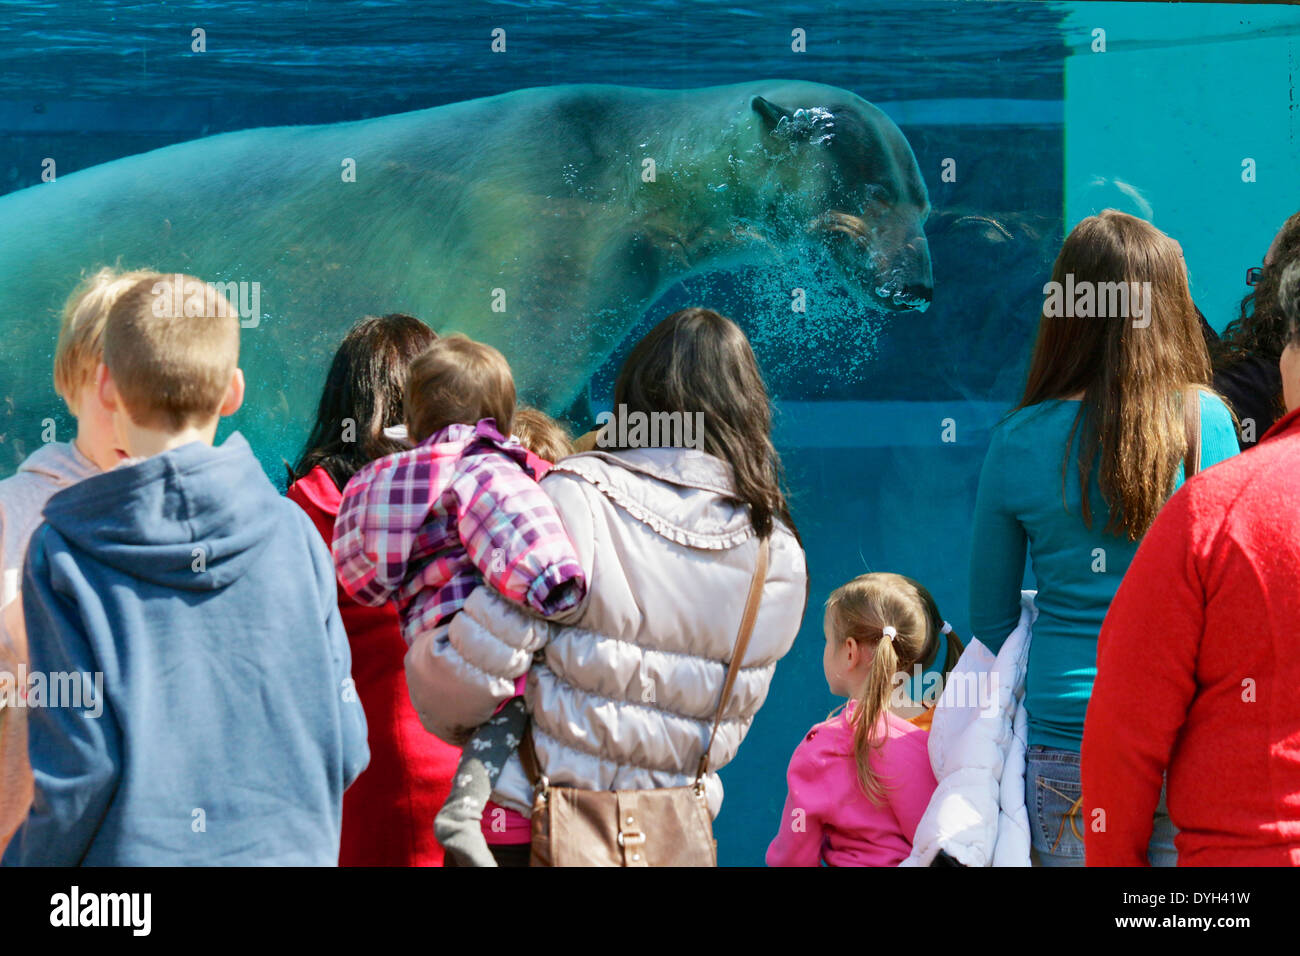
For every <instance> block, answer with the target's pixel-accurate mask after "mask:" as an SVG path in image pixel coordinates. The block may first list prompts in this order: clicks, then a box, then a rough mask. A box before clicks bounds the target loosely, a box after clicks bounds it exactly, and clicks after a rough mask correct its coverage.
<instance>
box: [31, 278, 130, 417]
mask: <svg viewBox="0 0 1300 956" xmlns="http://www.w3.org/2000/svg"><path fill="white" fill-rule="evenodd" d="M152 275H154V273H152V272H147V271H145V270H141V269H136V270H132V271H130V272H119V271H118V270H116V269H109V268H104V269H100V270H99V271H98V272H96V273H95V274H94V275H92V276H87V277H86V278H84V279H82V280H81V282H79V283H78V284H77V287H76V288H75V289H74V290H73V291H72V294H71V295H70V296H68V301H67V302H66V303H65V304H64V306H63V319H62V321H61V322H60V323H59V342H58V344H57V345H56V346H55V347H54V391H55V392H57V393H58V395H59V397H60V398H62V399H63V401H64V402H65V403H67V405H68V408H69V410H71V411H73V412H74V413H75V411H76V410H75V409H73V408H72V402H73V397H74V396H75V395H76V394H77V390H78V389H79V388H81V387H82V386H83V385H89V384H90V383H92V382H93V381H94V380H95V370H96V369H97V368H98V367H99V363H100V361H102V360H103V357H104V325H105V323H107V322H108V313H109V310H110V309H112V308H113V304H114V303H115V302H117V300H118V299H119V298H120V297H121V295H122V293H124V292H125V291H126V290H127V289H129V288H131V286H133V285H135V283H137V282H139V281H140V280H141V279H143V278H146V277H148V276H152Z"/></svg>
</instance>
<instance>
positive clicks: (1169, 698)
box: [1083, 259, 1300, 866]
mask: <svg viewBox="0 0 1300 956" xmlns="http://www.w3.org/2000/svg"><path fill="white" fill-rule="evenodd" d="M1282 288H1283V297H1282V302H1283V308H1284V311H1285V314H1286V317H1287V322H1288V338H1289V344H1288V345H1287V346H1286V349H1285V350H1284V351H1283V353H1282V358H1281V362H1280V366H1281V373H1282V385H1283V393H1284V398H1285V401H1286V407H1287V414H1286V416H1285V417H1283V418H1282V419H1281V420H1279V421H1278V422H1277V423H1276V424H1275V425H1274V426H1273V427H1272V428H1271V429H1270V430H1269V431H1268V433H1267V434H1266V435H1265V436H1264V437H1263V438H1262V439H1261V440H1260V442H1259V443H1258V445H1257V446H1256V447H1255V448H1253V449H1251V450H1250V451H1249V452H1247V453H1245V454H1242V455H1239V456H1236V457H1234V458H1229V459H1227V460H1226V461H1223V462H1220V463H1219V464H1217V465H1215V466H1213V467H1212V468H1209V469H1207V470H1206V471H1204V472H1203V473H1201V474H1199V475H1197V476H1195V477H1194V478H1192V479H1191V480H1190V481H1189V482H1187V484H1186V485H1184V486H1183V488H1182V489H1181V490H1179V491H1178V493H1177V494H1175V495H1174V496H1173V497H1172V498H1171V499H1170V500H1169V502H1168V503H1167V504H1166V505H1165V507H1164V508H1163V509H1162V510H1161V512H1160V514H1159V515H1158V517H1157V518H1156V521H1155V524H1154V525H1152V527H1151V530H1150V531H1149V532H1148V533H1147V536H1146V538H1145V539H1144V540H1143V542H1142V546H1141V547H1140V548H1139V549H1138V552H1137V556H1136V557H1135V558H1134V559H1133V563H1132V564H1131V565H1130V566H1129V569H1128V573H1127V574H1126V575H1125V577H1124V581H1123V583H1122V584H1121V585H1120V588H1119V591H1118V593H1117V594H1116V595H1115V600H1114V601H1113V602H1112V603H1111V606H1110V611H1109V613H1108V614H1107V615H1106V620H1105V623H1104V625H1103V627H1102V630H1101V636H1100V639H1099V641H1098V650H1097V680H1096V683H1095V684H1094V685H1093V691H1092V699H1091V700H1090V702H1089V704H1088V713H1087V719H1086V722H1085V725H1084V734H1083V801H1084V810H1085V815H1084V821H1085V823H1086V826H1085V834H1084V846H1085V854H1086V862H1087V864H1088V865H1089V866H1142V865H1145V863H1146V861H1147V858H1146V847H1147V843H1148V841H1149V839H1150V836H1151V820H1152V813H1153V811H1154V810H1155V807H1156V803H1157V801H1158V800H1159V798H1160V787H1161V779H1162V776H1163V775H1164V774H1165V773H1167V774H1168V806H1169V815H1170V818H1171V819H1172V821H1173V823H1174V826H1175V827H1176V828H1177V829H1178V836H1177V838H1176V845H1177V848H1178V863H1179V865H1180V866H1300V696H1297V694H1296V687H1297V686H1300V644H1298V643H1297V638H1296V622H1297V621H1300V259H1296V260H1293V261H1292V262H1291V263H1290V264H1289V265H1288V267H1287V268H1286V271H1285V273H1284V274H1283V277H1282Z"/></svg>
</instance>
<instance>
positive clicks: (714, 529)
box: [406, 309, 808, 815]
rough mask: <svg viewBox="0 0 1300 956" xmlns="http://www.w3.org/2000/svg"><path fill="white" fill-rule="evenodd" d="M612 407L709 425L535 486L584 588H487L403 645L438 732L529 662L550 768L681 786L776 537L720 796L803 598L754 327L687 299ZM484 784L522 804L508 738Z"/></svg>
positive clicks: (601, 454)
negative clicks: (544, 598) (540, 592)
mask: <svg viewBox="0 0 1300 956" xmlns="http://www.w3.org/2000/svg"><path fill="white" fill-rule="evenodd" d="M615 407H616V408H617V409H619V413H620V414H621V415H624V416H626V417H625V418H624V423H625V424H626V423H628V422H630V423H631V425H632V427H635V424H636V420H637V419H636V416H637V415H638V414H640V415H643V416H645V418H642V419H641V421H643V422H644V421H647V420H648V419H649V416H650V415H652V414H653V413H660V414H662V413H665V412H667V413H679V414H678V415H677V416H676V418H677V420H678V422H679V423H681V422H683V417H684V416H690V422H691V423H694V424H696V425H702V429H699V428H696V429H693V431H692V432H690V433H685V434H688V435H690V436H691V437H692V439H695V438H698V439H701V440H700V441H695V440H691V441H690V442H689V443H690V444H691V445H693V446H695V447H622V448H617V449H615V448H611V447H603V448H601V449H599V450H595V451H591V452H587V453H585V454H579V455H574V456H572V457H569V458H565V459H563V460H562V461H561V462H559V463H558V464H557V465H556V466H555V467H554V468H553V469H552V470H551V471H550V472H549V473H548V474H547V475H546V477H545V478H544V479H543V480H542V485H541V486H542V488H544V489H545V490H546V492H547V493H548V494H549V495H550V496H551V498H552V500H553V501H554V502H555V506H556V509H557V510H558V512H559V514H560V518H561V520H562V521H563V522H564V526H565V528H566V530H567V531H568V533H569V536H570V537H571V538H572V539H573V543H574V545H575V546H576V548H577V553H578V556H579V558H580V560H581V562H582V566H583V571H584V573H585V576H586V579H587V598H586V600H585V601H584V602H583V603H582V604H581V605H579V606H578V607H576V608H574V609H573V610H572V611H570V612H568V613H567V614H565V615H564V616H563V617H561V618H558V619H553V620H551V621H549V622H548V621H544V620H541V619H540V618H536V617H532V616H530V615H528V614H527V613H526V612H523V611H521V610H519V609H518V608H517V607H515V606H514V605H511V604H509V603H507V602H506V601H505V600H503V599H502V598H500V597H499V596H497V595H496V594H495V593H494V592H492V591H491V589H489V588H479V589H478V590H476V591H475V592H474V593H473V594H472V595H471V596H470V598H469V600H468V601H467V602H466V604H465V607H464V609H463V610H462V611H461V612H460V613H459V614H457V615H456V617H454V618H453V619H452V620H451V623H450V626H449V627H446V628H439V629H437V630H435V631H432V632H430V633H429V634H427V635H425V636H423V637H421V638H419V639H417V640H416V642H415V643H414V644H413V645H412V647H411V649H410V651H409V652H408V654H407V661H406V667H407V682H408V685H409V687H410V691H411V699H412V701H413V702H414V704H415V706H416V709H417V711H419V714H420V717H421V720H422V721H423V722H424V724H425V726H426V727H427V728H428V729H429V730H430V731H432V732H433V733H435V734H437V735H438V736H439V737H441V738H442V739H443V740H446V741H448V742H451V743H457V744H463V743H464V741H465V739H466V737H467V736H468V734H469V733H470V732H472V730H473V728H474V727H476V726H478V725H479V724H481V723H483V722H484V721H486V720H487V719H488V718H489V717H491V716H492V714H493V711H494V710H495V709H496V707H497V705H499V704H500V703H501V702H503V701H505V700H508V699H509V698H510V697H512V696H513V695H514V686H515V679H516V678H517V677H518V676H519V675H521V674H524V673H525V672H528V675H529V676H528V683H527V692H526V694H525V702H526V704H527V709H528V712H529V714H530V716H531V720H532V733H533V739H534V746H535V748H536V752H537V758H538V763H539V765H540V769H541V771H542V773H543V774H545V776H546V777H547V778H548V780H549V781H550V783H551V784H553V785H569V786H575V787H581V788H584V789H590V790H638V789H653V788H659V787H676V786H685V785H687V784H689V783H690V782H691V780H692V779H693V776H694V773H695V769H696V766H697V764H698V763H699V759H700V756H701V754H702V753H703V751H704V748H705V746H706V745H707V743H708V738H709V731H710V728H711V724H712V720H713V715H714V711H715V710H716V708H717V704H718V699H719V697H720V695H721V691H722V684H723V679H724V677H725V675H726V671H727V664H728V662H729V660H730V658H731V653H732V648H733V646H734V643H735V640H736V634H737V630H738V628H739V625H740V618H741V613H742V610H743V608H744V605H745V599H746V596H747V592H748V589H749V584H750V579H751V577H752V576H753V573H754V568H755V564H756V561H757V553H758V544H759V537H760V535H766V536H769V537H770V541H771V544H770V549H771V552H770V557H769V563H768V570H767V575H766V581H765V585H764V588H763V598H762V603H761V605H760V607H759V612H758V618H757V621H756V623H755V626H754V630H753V635H752V636H751V638H750V643H749V647H748V650H747V651H746V653H745V657H744V660H743V661H742V667H741V670H740V672H739V674H738V676H737V679H736V685H735V689H734V691H733V693H732V696H731V699H730V701H729V702H728V705H727V708H726V710H725V711H724V713H723V720H722V724H721V726H720V727H719V729H718V735H717V739H716V741H715V742H714V744H713V749H712V752H711V755H710V760H709V766H710V773H709V776H708V780H707V789H708V798H709V807H710V810H711V811H712V812H713V813H714V814H715V815H716V814H717V812H718V809H719V807H720V806H721V803H722V785H721V783H720V781H719V780H718V777H717V774H716V773H715V772H714V771H716V770H718V769H719V768H721V767H723V766H725V765H726V764H727V763H729V762H730V761H731V759H732V758H733V757H734V756H735V755H736V751H737V749H738V748H739V746H740V742H741V741H742V740H743V739H744V737H745V734H746V732H748V730H749V727H750V724H751V723H752V722H753V719H754V715H755V714H756V713H757V712H758V709H759V707H761V706H762V704H763V701H764V700H765V699H766V697H767V690H768V687H769V686H770V684H771V680H772V674H773V673H774V671H775V669H776V662H777V661H778V660H779V659H780V658H781V657H782V656H784V655H785V653H786V652H787V651H788V650H789V649H790V646H791V644H792V643H793V642H794V638H795V635H796V634H797V633H798V631H799V624H800V620H801V619H802V617H803V610H804V606H805V603H806V600H807V587H808V585H807V571H806V568H805V565H804V553H803V549H802V547H801V546H800V543H799V541H798V538H797V536H796V534H795V532H794V529H793V523H792V522H791V521H790V517H789V513H788V510H787V507H786V503H785V499H784V496H783V495H782V493H781V490H780V483H779V473H780V463H779V460H778V458H777V455H776V452H775V450H774V449H773V447H772V444H771V438H770V427H771V412H770V406H769V403H768V398H767V393H766V390H765V389H764V387H763V382H762V378H761V377H760V375H759V372H758V367H757V363H756V362H755V360H754V354H753V351H752V350H751V349H750V346H749V343H748V341H747V340H746V339H745V336H744V333H743V332H741V331H740V329H739V328H738V327H737V326H736V325H735V324H734V323H732V322H731V321H730V320H728V319H725V318H723V317H722V316H720V315H718V314H717V313H715V312H712V311H710V310H707V309H686V310H683V311H682V312H678V313H676V314H674V315H672V316H670V317H669V318H667V319H665V320H664V321H663V322H661V323H660V324H659V325H658V326H656V327H655V329H653V330H652V331H651V332H650V333H649V334H648V335H647V336H646V337H645V338H644V339H643V340H642V341H641V342H640V343H639V344H638V345H637V346H636V348H635V349H634V350H633V352H632V354H631V355H630V356H629V357H628V360H627V362H626V363H625V365H624V367H623V371H622V374H621V375H620V376H619V380H618V384H617V386H616V388H615ZM665 420H666V419H663V418H661V419H658V421H659V422H663V421H665ZM617 431H618V428H617V420H616V423H615V424H612V425H610V426H609V427H608V429H607V432H606V433H603V435H602V440H601V442H600V444H601V445H602V446H608V445H611V444H614V441H613V439H616V438H618V437H619V435H617V434H616V432H617ZM701 431H702V434H701ZM667 437H668V436H664V435H661V436H660V444H661V445H662V444H665V443H666V439H667ZM606 438H608V439H609V440H605V439H606ZM628 438H629V439H631V440H626V441H624V442H623V444H624V446H627V445H631V444H634V443H636V444H644V443H645V441H646V438H644V437H642V438H641V439H640V440H639V441H638V440H637V437H636V436H635V435H634V434H631V433H630V429H629V435H628ZM678 443H679V444H682V442H681V440H680V436H678ZM701 446H702V449H703V450H701ZM535 652H540V653H537V658H536V661H535V660H534V653H535ZM530 667H531V671H530V670H529V668H530ZM493 799H494V800H496V801H497V802H498V803H500V804H502V805H503V806H509V807H513V808H514V809H517V810H519V811H521V812H523V813H528V812H529V810H530V809H531V807H532V786H531V785H530V784H529V782H528V780H527V778H526V776H525V774H524V772H523V768H522V765H521V764H520V762H519V758H518V756H517V755H515V756H513V757H511V759H510V761H509V763H508V764H507V765H506V767H505V769H504V770H503V771H502V773H501V776H500V778H499V779H498V781H497V787H496V790H495V792H494V793H493Z"/></svg>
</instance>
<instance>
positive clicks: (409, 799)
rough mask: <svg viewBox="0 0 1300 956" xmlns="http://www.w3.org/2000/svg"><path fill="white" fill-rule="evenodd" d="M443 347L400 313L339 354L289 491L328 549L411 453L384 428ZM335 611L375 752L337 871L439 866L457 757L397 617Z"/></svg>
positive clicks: (384, 612)
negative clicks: (427, 352)
mask: <svg viewBox="0 0 1300 956" xmlns="http://www.w3.org/2000/svg"><path fill="white" fill-rule="evenodd" d="M436 337H437V336H436V335H435V334H434V332H433V331H432V330H431V329H430V328H429V327H428V326H426V325H425V324H424V323H423V322H421V321H420V320H419V319H416V318H414V317H412V316H409V315H401V314H393V315H385V316H382V317H367V318H365V319H363V320H361V321H360V322H358V323H357V324H356V325H355V326H353V327H352V329H351V330H350V331H349V332H348V334H347V336H346V337H345V338H344V340H343V343H342V345H340V346H339V349H338V351H337V353H336V354H335V356H334V360H333V364H332V365H331V367H330V372H329V376H328V378H327V379H326V383H325V389H324V391H323V394H322V395H321V401H320V407H319V410H318V412H317V417H316V423H315V425H314V427H313V429H312V432H311V435H310V436H309V437H308V439H307V443H306V447H305V450H304V451H303V454H302V456H301V457H300V458H299V460H298V464H297V467H295V468H294V469H292V471H291V474H290V482H291V484H290V486H289V491H288V497H289V498H290V499H292V500H293V501H295V502H297V503H298V505H300V506H301V507H302V508H303V510H304V511H306V512H307V514H308V516H310V517H311V519H312V522H313V523H314V524H315V525H316V528H317V530H319V531H320V533H321V537H323V538H324V539H325V541H326V542H330V541H332V540H333V539H334V519H335V517H336V516H337V515H338V509H339V502H340V501H341V499H342V489H343V488H344V487H345V486H346V485H347V483H348V479H349V478H351V477H352V475H353V474H354V473H355V472H356V471H357V470H359V469H360V468H361V467H362V466H363V465H364V464H366V462H368V461H370V460H371V459H373V458H378V457H380V456H382V455H388V454H392V453H393V452H397V451H402V450H403V449H404V448H405V447H406V446H405V445H404V444H403V443H402V442H401V441H400V439H398V438H395V437H392V436H391V435H386V434H385V433H384V429H385V427H388V426H395V425H397V424H398V423H400V422H401V421H402V391H403V389H404V387H405V385H406V369H407V366H408V365H409V364H410V362H411V361H412V360H413V359H414V358H415V357H416V356H417V355H419V354H420V353H421V352H422V351H424V349H425V348H426V347H428V345H429V344H430V343H431V342H432V341H433V340H434V339H435V338H436ZM339 610H340V612H341V614H342V617H343V627H344V629H345V630H346V631H347V634H348V642H349V644H350V645H351V648H352V678H353V680H354V681H355V682H356V693H357V696H358V698H359V699H360V701H361V706H362V708H363V709H364V710H365V712H366V721H367V723H368V725H369V742H370V766H369V767H368V768H367V769H366V771H365V772H364V773H362V774H361V776H360V777H359V778H357V781H356V783H354V784H353V785H352V786H351V787H350V788H348V790H347V791H346V792H345V793H344V794H343V837H342V842H341V845H340V848H339V865H340V866H442V865H443V852H442V847H441V846H439V845H438V841H437V840H436V839H435V838H434V835H433V818H434V817H435V816H436V815H437V813H438V811H439V810H440V809H441V808H442V804H443V801H444V800H446V798H447V792H448V791H449V790H450V789H451V776H452V774H453V773H454V772H455V770H456V764H457V762H458V761H459V759H460V750H459V749H457V748H455V747H452V746H449V745H448V744H445V743H443V742H442V741H441V740H439V739H438V738H437V737H435V736H433V735H432V734H431V733H429V732H428V731H426V730H425V729H424V727H423V726H422V725H421V723H420V718H419V717H418V716H417V715H416V713H415V708H414V707H413V706H412V705H411V698H410V695H409V694H408V692H407V690H406V671H405V668H404V666H403V663H402V662H403V659H404V658H405V656H406V642H405V641H403V640H402V635H401V631H400V629H399V625H398V619H397V609H396V608H395V607H394V606H393V605H392V604H387V605H384V606H383V607H366V606H365V605H362V604H358V603H357V602H355V601H353V600H352V599H351V598H349V597H348V596H347V595H346V594H344V593H343V592H342V591H341V590H340V592H339Z"/></svg>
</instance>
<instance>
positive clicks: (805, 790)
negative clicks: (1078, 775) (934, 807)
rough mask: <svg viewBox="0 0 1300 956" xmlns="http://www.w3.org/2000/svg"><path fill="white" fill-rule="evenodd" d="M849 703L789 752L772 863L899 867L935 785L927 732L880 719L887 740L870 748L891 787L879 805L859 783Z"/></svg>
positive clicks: (895, 720) (889, 718)
mask: <svg viewBox="0 0 1300 956" xmlns="http://www.w3.org/2000/svg"><path fill="white" fill-rule="evenodd" d="M853 706H854V705H853V702H852V701H850V702H849V704H848V706H847V707H845V708H844V710H843V711H842V712H841V713H839V714H837V715H836V716H835V717H832V718H831V719H829V720H826V721H823V722H822V723H820V724H818V725H817V726H815V727H814V728H813V729H812V730H810V731H808V735H807V736H806V737H804V739H803V740H802V741H801V742H800V744H799V746H798V747H796V748H795V751H794V756H793V757H791V758H790V769H789V773H788V779H789V786H790V792H789V795H788V796H787V797H786V801H785V810H784V811H783V813H782V816H781V829H780V831H779V832H778V833H777V835H776V839H774V840H773V841H772V843H771V845H770V846H769V847H768V848H767V865H768V866H817V865H818V863H819V862H821V861H822V860H825V861H826V863H827V864H828V865H830V866H897V865H898V864H899V863H901V862H902V861H903V860H904V859H906V858H907V855H908V854H909V853H910V852H911V850H912V837H913V836H915V834H916V826H917V824H918V823H920V821H921V815H922V814H924V813H925V808H926V806H927V805H928V804H929V802H930V796H931V795H932V794H933V793H934V789H935V786H936V783H935V779H934V771H933V770H931V769H930V755H929V752H928V751H927V748H926V744H927V742H928V740H929V737H930V734H929V732H928V731H925V730H922V729H921V728H919V727H917V726H915V725H914V724H910V723H908V722H907V721H905V720H903V719H902V718H901V717H895V716H894V715H893V714H889V713H886V714H885V715H884V717H883V718H882V719H883V720H884V721H885V725H886V728H887V730H888V734H889V736H888V739H887V740H886V741H885V742H884V744H883V745H882V746H881V747H880V749H878V750H873V751H872V753H871V759H872V766H873V767H874V768H875V770H876V774H877V776H878V777H879V779H880V782H881V783H882V784H883V785H884V786H885V788H886V796H885V800H884V802H883V803H881V804H880V805H876V804H874V803H872V802H871V799H870V798H869V797H868V796H867V795H866V794H865V793H863V792H862V788H861V786H860V785H859V784H858V770H857V763H856V761H855V759H854V756H853V728H852V727H851V726H850V724H849V719H850V717H851V715H852V712H853Z"/></svg>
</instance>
